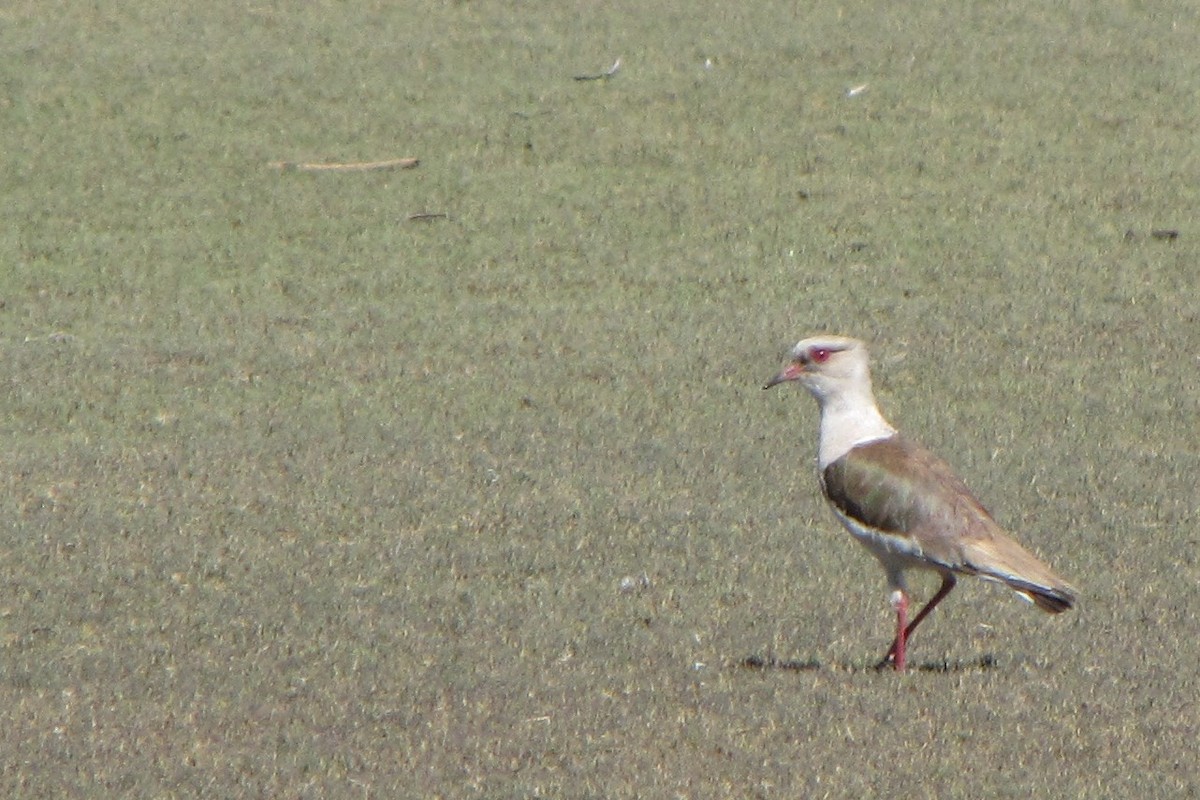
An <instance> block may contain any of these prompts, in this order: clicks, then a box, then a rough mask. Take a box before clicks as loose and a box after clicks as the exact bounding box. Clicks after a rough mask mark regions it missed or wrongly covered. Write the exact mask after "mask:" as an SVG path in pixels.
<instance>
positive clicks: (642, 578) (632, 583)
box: [618, 572, 650, 594]
mask: <svg viewBox="0 0 1200 800" xmlns="http://www.w3.org/2000/svg"><path fill="white" fill-rule="evenodd" d="M618 588H619V589H620V590H621V594H631V593H633V592H640V591H641V590H643V589H649V588H650V576H649V575H647V574H646V573H644V572H643V573H642V574H641V575H626V576H625V577H624V578H621V582H620V583H619V584H618Z"/></svg>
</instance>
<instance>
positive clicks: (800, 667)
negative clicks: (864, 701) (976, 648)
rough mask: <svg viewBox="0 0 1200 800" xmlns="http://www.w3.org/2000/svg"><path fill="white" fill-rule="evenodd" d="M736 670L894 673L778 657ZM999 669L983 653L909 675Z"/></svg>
mask: <svg viewBox="0 0 1200 800" xmlns="http://www.w3.org/2000/svg"><path fill="white" fill-rule="evenodd" d="M732 666H734V667H736V668H739V669H750V670H758V671H761V672H767V671H770V670H779V671H782V672H816V671H818V670H822V669H826V668H829V669H836V670H838V671H844V672H891V670H890V669H889V668H888V667H883V666H876V665H874V664H856V663H844V664H823V663H821V661H820V660H819V659H816V658H805V659H799V658H787V659H784V658H776V657H775V656H759V655H751V656H746V657H745V658H743V659H742V660H741V661H735V662H734V663H733V665H732ZM999 666H1000V661H999V659H998V658H996V656H995V655H993V654H992V653H984V654H983V655H981V656H979V657H977V658H958V659H949V658H942V659H940V660H937V661H923V662H921V663H912V664H909V667H908V669H909V671H910V672H931V673H960V672H988V671H990V670H994V669H997V668H998V667H999Z"/></svg>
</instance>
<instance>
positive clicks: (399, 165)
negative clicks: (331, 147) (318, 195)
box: [267, 158, 421, 172]
mask: <svg viewBox="0 0 1200 800" xmlns="http://www.w3.org/2000/svg"><path fill="white" fill-rule="evenodd" d="M419 163H421V160H420V159H418V158H390V159H388V160H387V161H350V162H345V163H336V162H335V163H332V164H313V163H302V162H299V161H271V162H270V163H268V165H267V166H270V167H274V168H275V169H281V170H283V171H284V172H288V171H290V170H301V171H303V172H371V171H372V170H380V169H412V168H413V167H415V166H416V165H417V164H419Z"/></svg>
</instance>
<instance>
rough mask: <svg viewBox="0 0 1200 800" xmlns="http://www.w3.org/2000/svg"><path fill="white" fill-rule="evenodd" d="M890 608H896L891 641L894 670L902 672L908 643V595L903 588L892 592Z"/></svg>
mask: <svg viewBox="0 0 1200 800" xmlns="http://www.w3.org/2000/svg"><path fill="white" fill-rule="evenodd" d="M892 608H894V609H896V639H895V641H894V642H892V654H893V657H894V658H895V661H894V662H893V664H894V666H895V670H896V672H904V667H905V656H906V655H907V653H906V651H907V649H908V648H907V644H908V641H907V640H908V595H907V594H905V593H904V590H903V589H897V590H896V591H894V592H892Z"/></svg>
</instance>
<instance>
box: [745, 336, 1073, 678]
mask: <svg viewBox="0 0 1200 800" xmlns="http://www.w3.org/2000/svg"><path fill="white" fill-rule="evenodd" d="M869 361H870V359H869V356H868V353H867V346H866V344H865V343H864V342H862V341H861V340H859V339H854V338H851V337H847V336H833V335H819V336H812V337H809V338H806V339H802V340H801V341H800V342H798V343H797V344H796V346H795V347H793V348H792V351H791V357H790V360H789V361H788V363H787V364H786V365H785V366H784V367H783V369H782V370H780V371H779V373H778V374H776V375H775V376H774V377H773V378H771V379H770V380H769V381H768V382H767V384H766V385H765V386H763V388H764V389H770V388H771V387H773V386H778V385H780V384H783V383H790V382H797V383H800V384H801V385H802V386H804V387H805V388H806V389H808V391H809V392H810V393H811V394H812V396H813V397H814V398H816V401H817V404H818V405H819V406H820V411H821V419H820V439H819V443H818V446H817V472H818V479H819V482H820V486H821V491H822V493H823V494H824V496H825V500H826V501H827V502H828V504H829V507H830V508H831V509H832V510H833V513H834V515H835V516H836V517H837V519H838V521H839V522H841V523H842V525H843V526H844V527H845V528H846V530H848V531H849V532H850V533H851V534H852V535H853V536H854V538H855V539H857V540H858V541H859V542H860V543H861V544H862V545H864V546H865V547H866V548H867V550H869V551H870V552H871V554H872V555H874V556H875V558H877V559H878V560H879V563H880V564H881V565H882V566H883V569H884V572H885V573H886V575H887V585H888V589H889V591H890V593H889V602H890V605H891V607H892V609H893V610H894V611H895V613H896V634H895V638H894V639H893V640H892V645H891V647H890V648H889V649H888V651H887V653H886V654H885V655H884V657H883V659H882V660H881V661H880V662H879V663H878V664H877V665H876V666H877V668H879V669H884V668H887V667H889V666H890V667H892V668H893V669H894V670H896V671H897V672H903V671H904V670H905V668H906V666H907V661H908V654H907V653H908V640H909V638H910V637H911V636H912V634H913V632H914V631H915V630H916V629H917V626H918V625H920V624H921V621H922V620H924V619H925V618H926V617H927V616H929V613H930V612H931V611H933V609H934V608H936V607H937V605H938V604H939V603H941V602H942V601H943V600H945V599H946V596H947V595H949V594H950V592H951V591H952V590H953V589H954V587H955V585H956V584H957V576H959V575H975V576H978V577H980V578H983V579H984V580H988V581H993V582H997V583H1002V584H1004V585H1005V586H1007V587H1009V588H1010V589H1012V590H1014V591H1015V592H1017V594H1018V595H1020V596H1021V597H1022V598H1023V599H1025V600H1028V601H1030V602H1032V603H1034V604H1035V605H1036V606H1037V607H1038V608H1040V609H1041V610H1043V611H1046V612H1049V613H1051V614H1059V613H1062V612H1064V611H1067V610H1068V609H1070V608H1071V607H1072V606H1073V605H1075V602H1076V597H1077V592H1076V590H1075V589H1074V588H1073V587H1072V586H1071V585H1070V584H1068V583H1067V582H1066V581H1065V580H1064V579H1063V578H1061V577H1059V576H1058V574H1056V573H1055V572H1054V571H1053V570H1052V569H1051V568H1050V567H1048V566H1047V565H1046V564H1044V563H1043V562H1042V561H1040V560H1039V559H1038V558H1037V557H1036V556H1034V555H1033V554H1032V553H1031V552H1029V551H1028V550H1026V549H1025V548H1024V547H1022V546H1021V545H1020V544H1018V543H1017V541H1016V540H1015V539H1013V538H1012V537H1011V536H1010V535H1009V534H1008V533H1007V532H1006V531H1005V530H1004V529H1003V528H1002V527H1001V526H1000V525H999V523H997V522H996V521H995V519H993V517H992V515H991V513H989V512H988V510H987V509H986V508H984V506H983V504H982V503H980V502H979V500H978V499H976V497H975V495H974V494H972V493H971V490H970V489H969V488H967V485H966V483H964V482H963V480H962V478H960V477H959V476H958V475H957V474H956V473H955V472H954V470H953V469H952V468H951V467H950V466H949V465H948V464H947V463H946V462H945V461H943V460H942V459H940V458H938V457H937V456H936V455H934V454H933V453H931V452H930V451H928V450H926V449H925V448H924V447H922V446H921V445H919V444H918V443H916V442H915V441H913V440H912V439H909V438H907V437H906V436H904V435H903V434H901V433H900V432H898V431H897V430H896V428H894V427H893V426H892V425H891V423H889V422H888V421H887V420H886V419H885V418H884V416H883V414H882V413H881V412H880V410H879V406H878V404H877V403H876V402H875V395H874V392H873V391H872V388H871V372H870V364H869ZM910 570H925V571H932V572H934V573H937V574H938V575H939V576H941V580H942V583H941V586H940V587H939V588H938V590H937V592H936V593H935V594H934V595H933V597H932V598H930V600H929V602H927V603H926V604H925V605H924V606H923V607H922V608H921V610H920V611H919V612H917V614H916V616H915V617H913V618H912V620H911V621H909V619H908V605H909V590H908V586H907V583H906V581H905V575H906V573H907V572H908V571H910Z"/></svg>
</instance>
